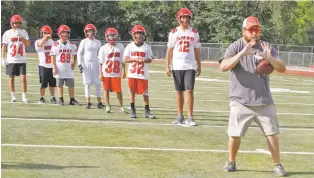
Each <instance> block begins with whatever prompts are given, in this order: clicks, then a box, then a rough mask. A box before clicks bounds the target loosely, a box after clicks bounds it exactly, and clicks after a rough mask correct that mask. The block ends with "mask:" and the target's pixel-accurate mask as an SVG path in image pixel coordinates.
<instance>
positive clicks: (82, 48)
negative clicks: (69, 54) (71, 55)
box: [77, 40, 85, 66]
mask: <svg viewBox="0 0 314 178" xmlns="http://www.w3.org/2000/svg"><path fill="white" fill-rule="evenodd" d="M84 46H85V45H84V40H82V41H81V43H80V45H79V47H78V50H77V55H78V56H77V64H78V65H79V66H80V65H82V58H83V51H84Z"/></svg>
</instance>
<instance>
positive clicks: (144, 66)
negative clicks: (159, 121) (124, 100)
mask: <svg viewBox="0 0 314 178" xmlns="http://www.w3.org/2000/svg"><path fill="white" fill-rule="evenodd" d="M131 35H132V38H133V40H134V41H133V42H131V43H129V44H128V45H127V47H126V48H125V51H124V55H123V59H124V62H125V63H129V66H128V85H129V90H130V105H131V113H130V117H131V118H136V110H135V106H134V102H135V94H139V95H143V98H144V103H145V117H146V118H151V119H155V118H156V117H155V116H154V115H152V114H151V113H150V109H149V97H148V63H151V62H152V60H153V58H154V56H153V52H152V49H151V47H150V46H149V45H148V44H147V43H145V42H144V40H145V36H146V30H145V28H144V27H143V26H142V25H135V26H134V27H133V28H132V30H131Z"/></svg>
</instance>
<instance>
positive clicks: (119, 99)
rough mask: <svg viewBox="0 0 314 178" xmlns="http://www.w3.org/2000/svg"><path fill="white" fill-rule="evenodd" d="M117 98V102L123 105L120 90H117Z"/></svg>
mask: <svg viewBox="0 0 314 178" xmlns="http://www.w3.org/2000/svg"><path fill="white" fill-rule="evenodd" d="M117 98H118V102H119V104H120V106H121V107H122V106H123V95H122V92H117Z"/></svg>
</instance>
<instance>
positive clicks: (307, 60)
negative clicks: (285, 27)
mask: <svg viewBox="0 0 314 178" xmlns="http://www.w3.org/2000/svg"><path fill="white" fill-rule="evenodd" d="M31 41H32V45H31V47H28V48H27V49H26V50H27V52H29V53H36V51H35V47H34V42H35V40H31ZM71 41H72V42H74V43H75V44H76V45H77V46H79V42H80V41H79V40H71ZM101 43H102V45H103V44H105V43H106V41H104V40H101ZM120 43H122V44H123V45H124V46H126V45H127V44H129V43H130V41H120ZM147 43H148V44H149V45H150V46H151V48H152V51H153V54H154V56H155V58H156V59H165V56H166V51H167V42H147ZM228 46H229V44H227V43H202V47H201V60H202V61H218V60H219V59H220V58H221V57H222V56H223V55H224V52H225V50H226V49H227V47H228ZM273 46H274V47H275V48H276V49H277V50H278V52H279V56H280V58H281V59H282V60H283V61H284V62H285V63H286V65H287V66H295V67H302V68H308V67H313V66H314V47H313V46H297V45H279V44H274V45H273Z"/></svg>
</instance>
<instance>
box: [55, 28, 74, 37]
mask: <svg viewBox="0 0 314 178" xmlns="http://www.w3.org/2000/svg"><path fill="white" fill-rule="evenodd" d="M57 31H58V35H59V37H60V38H63V39H64V37H63V36H62V35H61V33H62V32H68V35H67V36H68V38H70V33H71V30H70V28H69V27H68V26H67V25H60V27H59V28H58V30H57ZM68 38H67V39H68Z"/></svg>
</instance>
